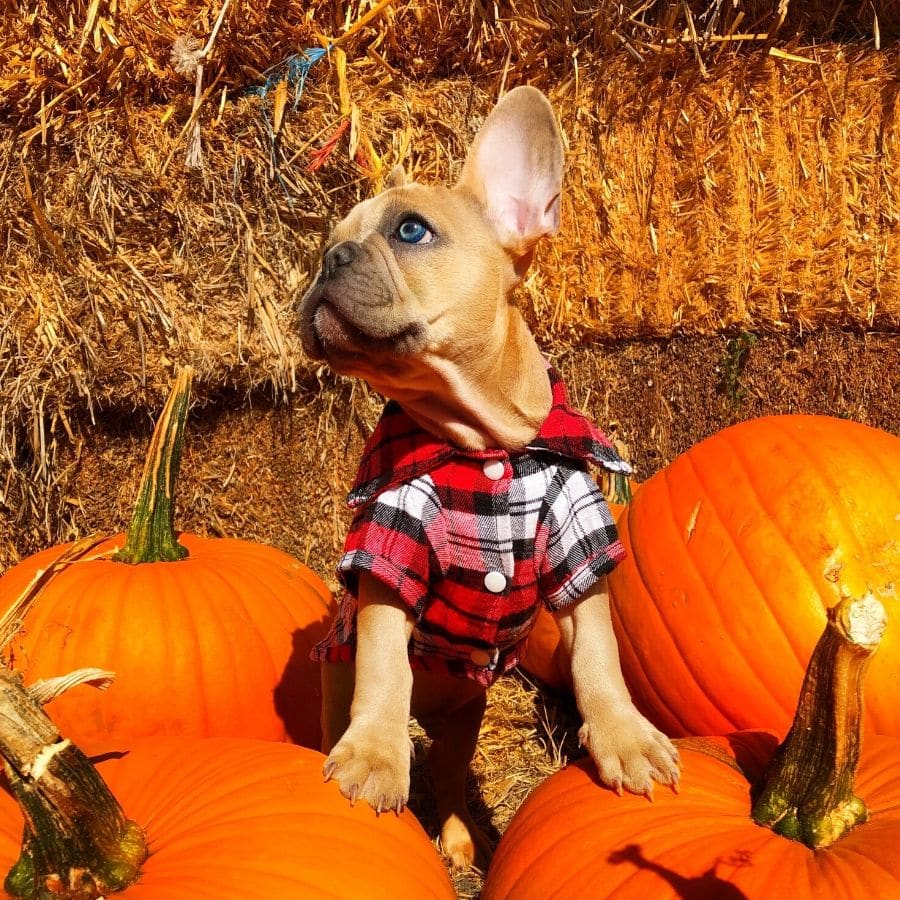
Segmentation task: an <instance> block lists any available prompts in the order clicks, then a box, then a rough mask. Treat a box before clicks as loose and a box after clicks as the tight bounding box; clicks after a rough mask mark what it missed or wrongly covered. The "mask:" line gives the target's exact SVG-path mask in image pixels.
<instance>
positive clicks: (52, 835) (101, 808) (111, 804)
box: [0, 670, 147, 900]
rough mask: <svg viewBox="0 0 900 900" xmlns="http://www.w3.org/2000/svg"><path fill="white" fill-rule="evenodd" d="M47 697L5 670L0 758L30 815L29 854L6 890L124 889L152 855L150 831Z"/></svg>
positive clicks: (38, 899)
mask: <svg viewBox="0 0 900 900" xmlns="http://www.w3.org/2000/svg"><path fill="white" fill-rule="evenodd" d="M100 674H106V673H100ZM96 675H97V670H90V673H89V674H88V675H86V676H83V677H79V678H78V679H77V680H78V681H84V680H85V678H87V679H88V680H91V678H93V677H95V676H96ZM40 697H41V694H40V692H37V693H32V692H31V691H30V690H29V689H27V688H25V687H24V686H23V684H22V679H21V675H20V674H19V673H13V672H5V671H4V672H0V755H2V757H3V767H4V770H5V772H6V777H7V779H8V782H9V786H10V788H11V790H12V793H13V796H14V797H15V798H16V800H17V801H18V803H19V806H20V807H21V809H22V814H23V816H24V818H25V831H24V835H23V838H22V853H21V855H20V856H19V859H18V861H17V862H16V864H15V865H14V866H13V868H12V869H11V870H10V872H9V874H8V875H7V876H6V881H5V882H4V885H3V886H4V888H5V890H6V892H7V894H8V895H10V896H12V897H23V898H28V900H43V898H48V897H68V898H79V900H80V898H92V897H102V896H104V895H106V894H109V893H111V892H115V891H120V890H122V889H123V888H125V887H127V886H128V885H129V884H131V883H132V882H133V881H134V880H135V879H136V878H137V877H138V875H139V873H140V867H141V864H142V863H143V862H144V860H145V859H146V858H147V844H146V841H145V839H144V835H143V832H142V831H141V829H140V827H139V826H138V825H137V824H136V823H135V822H132V821H130V820H129V819H127V818H126V817H125V813H124V812H123V811H122V808H121V807H120V806H119V804H118V801H117V800H116V798H115V797H113V795H112V794H111V793H110V790H109V788H108V787H107V786H106V783H105V782H104V781H103V779H102V778H101V777H100V775H99V774H98V772H97V770H96V769H95V768H94V766H93V765H92V764H91V762H90V760H88V758H87V757H86V756H85V755H84V754H83V753H82V752H81V751H80V750H79V749H78V748H77V747H75V746H74V745H73V744H72V743H71V742H69V741H67V740H63V739H62V737H61V736H60V734H59V732H58V731H57V730H56V727H55V726H54V725H53V723H52V722H51V721H50V719H49V718H48V717H47V715H46V713H44V711H43V709H42V708H41V703H40Z"/></svg>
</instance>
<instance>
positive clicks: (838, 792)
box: [482, 628, 900, 900]
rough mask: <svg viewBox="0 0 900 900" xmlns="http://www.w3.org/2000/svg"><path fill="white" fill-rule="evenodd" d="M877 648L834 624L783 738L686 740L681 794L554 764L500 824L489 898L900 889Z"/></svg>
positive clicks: (899, 827)
mask: <svg viewBox="0 0 900 900" xmlns="http://www.w3.org/2000/svg"><path fill="white" fill-rule="evenodd" d="M829 631H831V632H832V633H831V634H829V633H828V632H829ZM829 642H831V643H830V644H829ZM871 649H872V648H871V647H862V648H860V647H853V646H851V645H848V644H847V643H845V642H844V641H843V639H842V638H839V637H836V636H835V633H834V632H833V629H831V628H829V629H827V630H826V635H824V636H823V638H822V640H821V641H820V644H819V645H818V646H817V648H816V654H814V661H813V662H812V663H811V664H810V670H809V675H808V676H807V680H806V681H805V682H804V688H803V697H802V698H801V701H800V703H799V705H798V709H797V719H796V721H795V725H794V728H793V729H792V731H791V733H790V734H789V736H788V738H787V739H786V740H785V742H784V743H783V744H782V745H781V747H779V748H778V750H777V751H776V750H775V748H776V745H777V744H778V739H777V738H776V737H775V736H774V735H772V734H769V733H766V732H739V733H736V734H732V735H729V736H727V737H723V738H712V739H699V738H688V739H685V741H686V742H680V746H679V749H680V753H681V760H682V778H681V787H680V790H679V792H678V793H677V794H675V793H672V792H670V791H668V790H660V789H658V790H657V793H656V794H655V796H654V798H653V802H652V803H648V802H647V800H646V798H644V797H639V796H635V795H633V794H626V795H625V796H617V795H616V794H615V793H613V792H612V791H611V790H609V789H608V788H604V787H601V786H600V784H599V783H598V782H597V776H596V770H595V768H594V766H593V763H592V762H590V761H589V760H581V761H579V762H578V763H575V764H574V765H570V766H568V767H567V768H565V769H563V770H561V771H559V772H557V773H556V774H554V775H553V776H551V777H550V778H549V779H547V781H545V782H544V783H543V784H542V785H541V786H540V787H538V788H537V789H536V790H535V791H534V793H533V794H532V795H531V796H530V797H529V798H528V799H527V800H526V801H525V803H524V804H523V805H522V806H521V808H520V809H519V811H518V812H517V813H516V815H515V817H514V818H513V820H512V822H511V823H510V825H509V827H508V828H507V830H506V832H505V833H504V835H503V838H502V840H501V841H500V845H499V847H498V848H497V852H496V854H495V855H494V859H493V861H492V863H491V867H490V870H489V872H488V877H487V882H486V884H485V888H484V892H483V893H482V900H544V898H547V897H553V898H555V900H581V898H583V897H591V898H597V900H603V898H613V897H614V898H616V900H632V898H633V900H647V898H653V900H729V898H734V900H738V898H741V900H770V898H772V897H789V898H791V900H818V898H823V897H828V898H834V897H838V896H840V897H845V898H853V897H871V898H874V897H883V898H892V897H900V854H898V853H897V847H898V846H900V739H897V738H894V737H888V736H872V737H868V738H867V739H866V741H865V743H864V745H863V748H862V754H861V756H860V755H859V724H860V720H861V714H860V709H859V700H860V681H859V679H860V676H861V673H862V671H863V669H864V667H865V656H866V654H868V653H870V652H871ZM816 657H818V660H817V659H816ZM870 686H871V683H870ZM773 753H774V755H773ZM857 762H858V768H857ZM854 778H855V784H854ZM856 795H858V797H860V798H862V800H863V801H864V802H865V805H866V806H867V807H868V811H867V814H868V817H869V818H868V820H866V815H865V813H863V811H862V809H861V804H860V802H859V800H858V799H857V797H856ZM754 820H756V821H754ZM757 822H759V823H760V824H757ZM762 825H765V826H766V827H761V826H762ZM847 826H849V827H850V829H851V830H849V832H847V831H846V830H845V828H846V827H847ZM776 829H777V830H780V833H776ZM785 835H790V836H791V838H790V839H789V837H787V836H785ZM813 848H815V849H813Z"/></svg>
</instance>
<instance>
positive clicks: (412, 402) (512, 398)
mask: <svg viewBox="0 0 900 900" xmlns="http://www.w3.org/2000/svg"><path fill="white" fill-rule="evenodd" d="M507 314H508V319H507V322H506V329H505V335H504V337H503V339H501V340H499V341H497V343H496V344H495V345H493V346H491V347H489V348H480V350H479V352H477V353H472V354H468V355H465V356H461V357H459V358H457V359H454V358H449V359H448V358H446V357H445V356H443V355H441V356H427V355H426V357H425V358H424V359H423V360H421V362H422V363H423V377H422V379H421V381H419V380H418V379H417V380H416V381H417V382H418V384H417V385H410V388H411V389H410V390H409V391H408V392H407V391H404V392H403V395H402V396H400V395H397V394H395V396H396V399H397V400H398V401H399V402H400V404H401V405H402V406H403V409H404V410H405V411H406V412H407V414H408V415H409V416H410V418H412V419H413V420H414V421H415V422H417V423H418V424H419V425H421V426H422V427H423V428H424V429H426V430H427V431H429V432H431V433H432V434H434V435H436V436H438V437H440V438H443V439H445V440H448V441H450V442H451V443H453V444H456V445H457V446H459V447H463V448H465V449H470V450H484V449H487V448H490V447H497V448H502V449H506V450H519V449H522V448H523V447H524V446H525V445H526V444H528V443H529V441H531V440H532V439H533V438H534V437H535V435H536V434H537V433H538V431H539V430H540V427H541V425H542V424H543V422H544V420H545V419H546V418H547V414H548V413H549V412H550V406H551V403H552V393H551V389H550V379H549V377H548V375H547V363H546V361H545V360H544V357H543V355H542V354H541V351H540V350H539V349H538V346H537V344H536V343H535V340H534V337H533V336H532V334H531V332H530V331H529V329H528V326H527V325H526V324H525V321H524V320H523V318H522V315H521V313H520V312H519V310H518V309H516V308H515V307H513V306H510V307H508V308H507Z"/></svg>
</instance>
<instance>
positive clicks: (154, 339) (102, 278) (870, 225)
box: [0, 47, 900, 540]
mask: <svg viewBox="0 0 900 900" xmlns="http://www.w3.org/2000/svg"><path fill="white" fill-rule="evenodd" d="M809 58H810V59H815V62H814V63H813V64H806V63H802V62H796V61H792V60H784V59H781V58H773V57H771V56H770V55H769V54H767V53H757V54H755V55H751V54H747V53H744V54H735V53H724V54H720V55H718V56H717V57H716V58H715V59H713V60H711V61H709V62H708V63H706V64H704V66H705V67H704V69H703V70H701V68H700V65H699V64H698V62H697V61H696V59H694V57H693V56H691V55H687V56H682V57H676V56H669V55H666V54H660V55H659V56H658V58H657V60H656V63H655V64H654V65H652V66H651V65H647V64H641V63H638V62H636V61H635V60H633V59H632V58H631V56H630V55H629V54H627V53H626V52H622V51H620V52H618V53H616V54H613V55H612V56H606V57H603V58H602V59H601V58H598V59H595V60H593V61H590V62H589V61H587V60H585V62H584V64H583V66H582V68H581V70H580V74H579V77H578V79H577V80H574V79H573V80H569V81H567V82H564V83H562V84H560V85H557V86H556V87H555V88H554V89H553V90H552V91H551V96H552V97H553V99H554V102H555V104H556V106H557V108H558V109H559V111H560V116H561V121H562V125H563V129H564V132H565V136H566V139H567V143H568V169H567V187H566V191H565V196H564V211H563V212H564V215H563V222H564V226H563V232H562V234H561V235H560V236H559V237H558V238H557V239H555V240H554V241H553V242H551V243H549V244H547V245H545V246H544V247H543V248H542V250H541V253H540V255H539V259H538V265H537V266H536V268H535V270H534V271H533V273H532V275H531V276H530V277H529V279H528V281H527V282H526V285H525V287H524V289H523V305H524V308H525V311H526V315H527V317H528V318H529V320H530V322H531V323H532V325H533V327H534V329H535V331H536V332H537V335H538V338H539V340H540V341H541V343H542V344H543V345H544V346H545V347H547V348H548V349H550V350H554V349H562V348H565V347H567V346H572V345H575V344H577V343H579V342H582V341H585V340H595V339H609V338H628V337H638V336H653V337H665V336H669V335H672V334H679V333H680V334H692V333H694V334H711V333H716V332H718V331H721V330H733V329H755V330H760V331H766V330H771V331H778V330H783V331H799V330H808V329H810V328H818V327H827V326H831V327H834V326H840V327H855V328H859V329H870V328H882V329H888V330H890V329H896V328H897V326H898V323H900V283H898V279H900V270H898V267H897V265H896V260H897V259H898V258H900V226H898V206H897V204H898V184H897V173H898V165H897V142H898V129H900V124H898V123H900V117H898V116H897V114H896V113H897V103H898V100H897V97H898V89H897V88H898V80H897V76H896V72H897V70H898V59H900V51H898V50H897V49H891V50H886V51H882V52H880V53H862V52H860V51H854V52H850V51H848V50H847V49H846V48H844V47H830V48H818V49H816V50H815V51H814V52H813V51H810V53H809ZM318 65H319V66H320V68H319V69H317V70H313V72H312V73H311V74H310V78H309V80H308V82H307V85H306V92H305V93H304V94H303V96H302V98H301V102H300V104H299V105H298V108H297V109H296V110H294V109H293V107H292V104H287V105H286V106H285V108H284V111H283V116H282V120H281V122H280V127H279V128H278V131H277V134H275V132H274V122H275V117H274V112H275V110H274V107H275V104H276V100H277V98H276V97H275V92H270V94H269V95H268V96H266V97H264V98H260V97H258V96H246V95H242V96H241V95H234V96H230V95H229V94H227V93H225V94H221V95H218V94H217V96H218V97H219V102H215V103H214V102H213V101H212V99H209V100H208V102H207V104H206V105H205V106H203V107H201V116H200V118H199V119H198V121H200V122H201V131H202V142H203V167H202V168H193V169H191V168H186V167H185V153H186V150H187V146H188V131H189V128H187V127H186V126H188V125H189V123H190V122H191V115H192V109H193V94H192V91H191V90H190V88H189V86H188V85H186V84H183V85H182V93H181V96H180V101H179V102H178V103H174V104H167V105H164V106H158V105H153V104H151V105H147V106H134V107H131V106H122V107H120V108H115V109H104V108H102V106H101V107H98V108H97V109H96V110H95V111H94V112H92V113H90V114H89V115H87V116H86V117H85V118H84V119H83V120H78V124H77V125H76V124H75V122H74V120H73V122H72V123H70V125H71V127H68V128H59V129H57V130H55V131H52V130H51V132H49V133H48V135H49V136H48V141H47V144H46V145H43V144H42V143H41V138H40V136H34V137H32V138H31V139H28V138H27V137H25V136H24V135H23V134H22V133H19V132H16V131H12V130H9V131H7V132H6V133H5V134H4V135H2V136H0V146H2V153H3V158H4V159H5V160H6V164H5V165H4V166H3V167H0V216H2V217H3V220H4V221H5V222H7V223H9V226H10V227H9V235H8V237H7V241H6V242H5V245H4V254H3V256H2V258H0V270H2V277H3V285H4V308H5V310H6V315H5V317H4V321H3V323H2V327H0V356H2V358H4V359H6V360H7V363H6V370H5V374H4V377H3V380H2V384H0V422H2V425H0V457H2V458H3V459H5V460H6V461H7V463H8V464H9V468H10V473H11V474H10V475H9V477H8V480H7V484H6V487H5V489H4V491H5V496H6V497H7V501H6V502H7V503H9V504H11V505H12V508H13V509H14V510H15V517H16V520H17V521H22V522H26V521H27V522H31V523H33V522H40V523H42V526H41V527H42V529H43V530H44V533H45V534H46V537H47V540H50V539H51V537H52V535H53V534H54V533H55V530H56V529H55V525H54V524H53V523H55V522H58V521H60V518H61V517H63V518H64V515H63V512H64V509H63V508H64V506H65V504H66V503H67V502H68V500H67V498H66V497H65V495H64V492H63V491H62V489H61V478H62V476H63V473H62V471H61V469H60V464H59V463H58V461H57V455H58V454H57V450H58V445H59V442H60V441H63V442H66V441H69V440H77V435H76V434H75V433H74V432H73V431H72V429H71V427H70V426H69V424H68V419H69V417H71V414H72V411H73V409H78V408H84V409H87V410H89V411H92V410H96V409H100V408H104V409H109V408H126V409H133V408H152V407H154V406H155V405H157V404H158V402H159V400H160V398H161V397H162V395H163V394H164V393H165V390H166V386H167V384H168V381H169V378H170V375H171V371H172V368H173V366H174V365H175V364H176V363H183V362H189V363H191V364H192V365H193V366H194V367H195V368H196V370H197V371H198V378H199V382H200V394H201V397H203V396H204V394H205V396H207V397H208V396H213V395H215V394H216V393H217V392H221V391H222V390H227V391H236V392H239V393H240V392H250V391H254V390H259V389H263V388H268V389H271V390H274V391H275V392H276V393H277V394H278V395H280V396H282V397H283V396H287V395H289V394H290V393H291V392H292V391H294V390H295V389H296V387H297V385H298V383H300V382H301V381H305V382H306V383H307V384H308V383H309V379H310V377H311V373H310V372H309V370H308V367H307V364H306V362H305V361H304V359H303V357H302V354H301V351H300V347H299V341H298V338H297V333H296V324H295V317H294V313H293V308H294V304H295V302H296V299H297V296H298V291H299V290H300V289H301V288H302V287H303V286H304V285H305V284H306V283H307V282H308V280H309V278H310V276H311V274H312V272H313V270H314V267H315V265H316V264H317V256H318V248H319V246H320V244H321V241H322V239H323V237H324V235H325V234H326V232H327V229H328V227H329V223H330V222H332V221H334V220H335V218H336V217H338V216H340V215H341V214H343V213H344V212H345V211H346V210H347V209H349V207H350V206H351V205H352V204H353V203H355V202H356V201H357V200H359V199H362V198H363V197H365V196H367V195H368V194H369V193H370V192H371V191H372V190H375V189H377V184H378V181H379V177H380V172H381V171H383V170H384V169H386V168H387V167H389V166H390V165H392V164H393V163H395V162H397V161H403V162H404V163H405V164H406V165H407V166H408V167H409V168H410V169H411V170H412V172H413V174H414V175H415V176H417V177H419V178H421V179H422V180H425V181H436V180H439V179H443V178H446V177H448V175H449V176H450V177H452V176H453V175H454V174H455V172H456V171H457V170H458V168H459V165H460V162H461V160H462V157H463V154H464V152H465V147H466V145H467V143H468V140H469V137H470V136H471V135H472V134H473V133H474V131H475V130H476V129H477V127H478V125H479V124H480V122H481V120H482V119H483V117H484V115H485V114H486V113H487V111H488V110H489V108H490V106H491V104H492V102H493V97H494V95H495V88H491V89H490V90H489V89H488V88H486V87H485V86H483V85H479V84H475V83H472V82H471V81H469V80H466V79H458V80H456V79H450V80H444V81H437V82H426V83H421V84H406V83H403V82H399V81H398V82H395V83H393V84H392V85H390V86H386V85H384V84H383V83H382V80H381V76H380V74H377V73H375V71H374V69H366V68H362V69H354V68H353V67H350V68H349V70H348V75H347V78H346V81H345V94H346V95H347V96H348V97H349V100H345V103H346V102H349V103H350V105H351V110H352V108H355V109H356V111H357V112H356V113H352V112H351V115H350V116H346V115H344V108H346V107H343V108H342V101H341V99H340V93H341V92H340V91H339V90H338V88H339V86H340V85H339V79H338V75H337V71H336V67H335V66H334V64H333V63H332V62H330V61H329V60H327V59H325V60H323V61H322V62H321V63H319V64H318ZM210 96H212V95H210ZM222 98H224V103H223V102H221V101H222ZM350 122H352V127H346V125H347V124H348V123H350ZM342 129H343V131H342ZM335 136H337V139H336V140H334V141H332V140H331V139H332V138H334V137H335ZM351 142H352V143H351ZM26 145H27V146H26ZM316 154H318V155H316ZM317 163H321V165H320V166H319V167H318V168H315V171H310V168H311V167H312V168H314V167H315V164H317ZM311 164H313V166H311ZM892 261H893V262H892Z"/></svg>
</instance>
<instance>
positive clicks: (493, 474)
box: [481, 459, 506, 481]
mask: <svg viewBox="0 0 900 900" xmlns="http://www.w3.org/2000/svg"><path fill="white" fill-rule="evenodd" d="M481 469H482V471H483V472H484V474H485V475H486V476H487V477H488V478H490V479H491V481H499V480H500V479H501V478H502V477H503V473H504V472H505V471H506V467H505V466H504V465H503V460H502V459H488V460H485V463H484V465H483V466H482V467H481Z"/></svg>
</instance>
